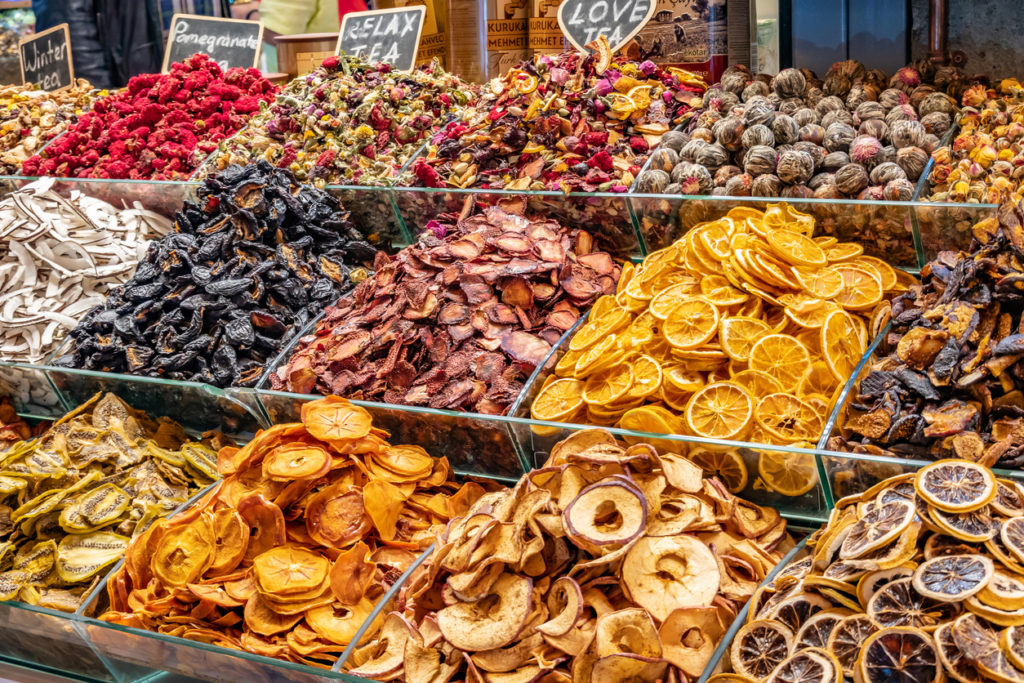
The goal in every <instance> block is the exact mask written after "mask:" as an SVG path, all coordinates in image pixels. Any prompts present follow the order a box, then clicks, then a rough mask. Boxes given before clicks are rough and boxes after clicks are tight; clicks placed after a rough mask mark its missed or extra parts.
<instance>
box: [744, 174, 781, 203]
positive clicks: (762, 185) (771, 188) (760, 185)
mask: <svg viewBox="0 0 1024 683" xmlns="http://www.w3.org/2000/svg"><path fill="white" fill-rule="evenodd" d="M781 193H782V181H781V180H779V176H777V175H775V174H773V173H766V174H764V175H761V176H757V177H756V178H754V181H753V182H752V183H751V184H750V194H752V195H753V196H755V197H778V196H779V195H780V194H781Z"/></svg>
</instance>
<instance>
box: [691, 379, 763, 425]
mask: <svg viewBox="0 0 1024 683" xmlns="http://www.w3.org/2000/svg"><path fill="white" fill-rule="evenodd" d="M753 417H754V400H753V398H751V396H750V394H748V393H747V390H746V389H744V388H743V387H741V386H739V385H738V384H732V383H730V382H715V383H714V384H709V385H707V386H706V387H703V388H702V389H700V391H698V392H697V393H695V394H694V395H693V397H692V398H690V401H689V403H687V404H686V424H687V426H688V427H689V429H690V431H691V433H693V434H694V435H696V436H702V437H705V438H709V439H737V438H740V437H742V436H743V434H744V433H745V432H746V431H747V430H748V429H749V428H750V424H751V422H752V421H753Z"/></svg>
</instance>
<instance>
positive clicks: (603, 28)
mask: <svg viewBox="0 0 1024 683" xmlns="http://www.w3.org/2000/svg"><path fill="white" fill-rule="evenodd" d="M656 5H657V3H656V2H655V1H654V0H563V2H562V4H561V5H559V7H558V25H559V27H561V29H562V33H564V34H565V37H566V38H568V39H569V42H570V43H572V44H573V45H575V46H576V47H577V48H578V49H579V50H581V51H586V49H587V48H586V45H587V43H589V42H591V41H593V40H597V39H598V38H599V37H600V36H601V35H604V36H605V37H607V38H608V42H609V43H610V44H611V47H612V52H616V51H618V50H619V49H620V48H621V47H622V46H623V45H625V44H626V43H628V42H629V41H631V40H632V39H633V36H635V35H636V34H638V33H640V30H641V29H642V28H643V27H644V26H646V25H647V22H649V21H650V20H651V17H653V16H654V11H655V10H656V9H657V7H656Z"/></svg>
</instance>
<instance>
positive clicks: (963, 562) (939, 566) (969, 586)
mask: <svg viewBox="0 0 1024 683" xmlns="http://www.w3.org/2000/svg"><path fill="white" fill-rule="evenodd" d="M994 573H995V565H994V564H992V560H990V559H989V558H987V557H984V556H982V555H943V556H941V557H935V558H932V559H930V560H926V561H925V562H923V563H922V564H921V566H919V567H918V568H917V571H915V572H914V577H913V580H912V583H911V585H912V586H913V587H914V590H916V591H917V592H918V593H920V594H921V595H923V596H924V597H926V598H933V599H935V600H941V601H943V602H959V601H961V600H966V599H967V598H969V597H971V596H972V595H974V594H976V593H978V592H979V591H981V590H982V589H983V588H985V586H987V585H988V583H989V581H991V579H992V576H993V574H994Z"/></svg>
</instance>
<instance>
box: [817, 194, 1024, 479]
mask: <svg viewBox="0 0 1024 683" xmlns="http://www.w3.org/2000/svg"><path fill="white" fill-rule="evenodd" d="M974 237H975V243H974V246H973V248H972V249H971V251H970V252H969V253H960V254H957V253H954V252H943V253H941V254H939V256H938V258H936V259H935V260H934V261H932V262H931V263H929V264H927V265H926V266H925V267H924V268H923V269H922V270H921V284H920V285H916V286H914V287H911V289H910V291H909V292H907V293H905V294H904V295H902V296H900V297H898V298H896V299H895V300H894V301H893V303H892V328H891V330H890V331H889V333H888V334H887V335H886V337H885V339H884V340H883V341H882V344H881V345H880V346H879V352H878V358H877V359H876V360H875V361H874V362H873V363H872V364H871V365H869V366H868V372H867V374H866V375H865V376H864V377H863V378H862V379H861V380H860V382H859V384H858V385H857V387H856V392H855V393H854V394H853V399H852V401H851V402H850V404H849V405H848V406H847V407H846V408H845V411H844V413H843V415H842V416H841V419H842V422H841V423H840V424H841V427H842V434H843V435H842V436H836V437H834V438H833V439H832V440H831V442H830V447H831V448H833V449H835V450H852V451H855V452H858V453H871V454H885V455H900V456H904V457H914V458H923V459H926V460H932V459H936V458H944V457H950V456H956V457H959V458H964V459H966V460H972V461H975V462H979V463H982V464H984V465H986V466H989V467H995V466H999V467H1011V468H1020V467H1024V393H1022V389H1024V363H1020V362H1018V361H1020V360H1021V358H1024V298H1022V296H1021V285H1020V283H1022V282H1024V266H1022V265H1021V264H1022V259H1024V213H1022V211H1021V209H1020V208H1019V207H1014V206H1012V205H1004V207H1003V209H1002V210H1001V216H1000V217H999V218H998V219H997V218H989V219H985V220H983V221H981V222H979V223H978V224H977V225H975V227H974Z"/></svg>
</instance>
